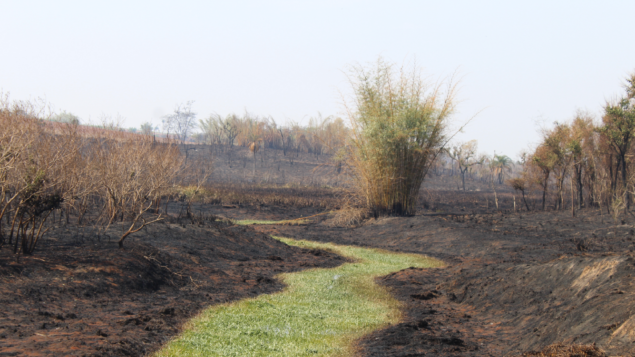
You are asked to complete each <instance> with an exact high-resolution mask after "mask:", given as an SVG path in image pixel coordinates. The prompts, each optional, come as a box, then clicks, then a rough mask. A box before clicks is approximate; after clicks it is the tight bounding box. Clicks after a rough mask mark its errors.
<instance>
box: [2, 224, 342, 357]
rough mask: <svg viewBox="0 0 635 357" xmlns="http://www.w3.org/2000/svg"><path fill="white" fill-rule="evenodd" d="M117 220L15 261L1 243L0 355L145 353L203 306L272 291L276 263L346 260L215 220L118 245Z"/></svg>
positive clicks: (279, 266) (292, 267)
mask: <svg viewBox="0 0 635 357" xmlns="http://www.w3.org/2000/svg"><path fill="white" fill-rule="evenodd" d="M118 228H119V229H121V227H118ZM116 229H117V228H114V230H115V232H107V233H106V234H102V235H101V236H100V237H99V238H97V237H94V236H91V235H90V234H86V233H84V234H83V235H82V234H80V233H81V232H80V231H79V230H78V229H77V228H72V227H71V228H69V229H68V231H67V232H65V233H60V234H58V235H55V236H54V238H51V239H49V240H47V242H46V243H45V244H43V245H42V247H41V249H39V250H38V251H37V253H36V254H34V255H32V256H22V257H20V259H19V261H17V260H16V257H15V256H14V255H13V254H12V252H11V251H10V250H8V249H3V250H1V251H0V280H1V282H2V283H1V284H0V289H1V290H0V301H1V302H0V303H1V304H2V314H1V315H0V351H1V352H0V355H3V356H20V355H34V356H37V355H49V356H62V355H65V356H71V355H75V356H141V355H147V354H149V353H151V352H153V351H155V350H157V349H158V348H160V347H161V345H162V344H163V343H164V342H166V341H168V340H169V339H170V338H172V337H174V336H175V335H176V333H178V332H179V331H180V329H181V327H182V325H183V324H184V323H185V322H186V321H187V320H188V319H189V318H191V317H193V316H194V315H195V314H197V313H198V312H199V311H201V309H203V308H205V307H207V306H209V305H212V304H215V303H222V302H227V301H235V300H239V299H242V298H247V297H253V296H256V295H258V294H266V293H273V292H275V291H279V290H280V289H282V288H283V287H284V286H283V284H281V283H280V282H278V281H277V280H276V279H275V275H276V274H279V273H281V272H290V271H296V270H300V269H307V268H311V267H333V266H337V265H339V264H341V263H343V262H344V260H343V259H342V258H340V257H339V256H336V255H334V254H331V253H328V252H324V251H311V250H303V249H299V248H295V247H290V246H287V245H285V244H282V243H280V242H278V241H276V240H274V239H272V238H270V237H267V236H265V235H264V234H262V233H258V232H256V231H254V230H253V229H252V228H249V227H242V226H231V225H228V224H226V223H222V222H210V221H206V222H201V221H192V220H190V219H181V220H176V219H173V220H169V221H167V222H162V223H158V224H156V225H153V226H148V227H147V228H146V230H145V231H144V232H140V233H142V234H139V235H137V236H135V237H133V238H131V241H130V242H129V243H130V244H127V245H126V246H125V248H124V249H119V248H118V247H117V244H116V239H114V240H111V236H113V237H116V234H117V232H116ZM108 233H110V235H109V234H108Z"/></svg>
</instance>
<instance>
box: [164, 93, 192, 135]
mask: <svg viewBox="0 0 635 357" xmlns="http://www.w3.org/2000/svg"><path fill="white" fill-rule="evenodd" d="M193 103H194V101H193V100H190V101H188V102H186V103H185V104H178V105H177V106H176V108H174V113H172V114H170V115H166V116H165V117H164V119H163V127H164V130H166V131H167V133H168V135H169V134H170V132H173V133H175V134H176V138H177V140H178V141H179V142H181V144H183V143H184V142H185V139H187V136H188V134H189V133H190V132H191V131H192V129H194V128H195V127H196V113H194V112H192V104H193Z"/></svg>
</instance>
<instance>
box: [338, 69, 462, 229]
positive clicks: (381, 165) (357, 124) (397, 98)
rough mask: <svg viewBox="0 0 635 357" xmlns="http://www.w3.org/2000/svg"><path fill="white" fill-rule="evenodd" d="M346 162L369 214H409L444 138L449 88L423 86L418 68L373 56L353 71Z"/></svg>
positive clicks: (449, 113) (450, 100)
mask: <svg viewBox="0 0 635 357" xmlns="http://www.w3.org/2000/svg"><path fill="white" fill-rule="evenodd" d="M352 84H353V90H354V91H355V97H354V102H353V105H352V108H349V110H348V112H349V117H350V120H351V124H352V127H353V130H352V134H353V137H352V145H351V150H350V160H349V165H350V167H351V168H352V169H353V177H354V179H355V180H356V183H357V187H359V190H360V195H361V196H362V197H364V198H365V199H366V204H367V206H368V207H369V208H370V209H371V210H372V212H373V214H374V215H375V217H377V216H378V215H381V214H398V215H413V214H415V211H416V202H417V196H418V194H419V189H420V188H421V183H422V182H423V179H424V178H425V176H426V174H427V172H428V170H429V168H430V166H431V165H432V164H433V162H434V160H435V158H436V156H437V155H439V153H440V152H441V150H442V149H443V146H444V145H445V144H446V141H447V136H446V134H447V127H448V124H449V120H450V117H451V116H452V113H453V112H454V106H455V100H454V94H455V86H454V85H453V83H452V82H450V83H449V84H448V86H447V90H445V91H444V87H443V82H441V84H438V85H433V86H428V85H427V84H426V83H425V82H424V80H423V79H422V78H421V75H420V73H419V70H418V69H417V68H413V69H412V70H410V69H407V68H401V69H400V70H399V71H395V70H394V66H393V65H392V64H389V63H386V62H384V61H383V60H381V59H379V61H378V62H377V65H376V66H375V67H373V68H363V67H356V68H354V69H353V80H352Z"/></svg>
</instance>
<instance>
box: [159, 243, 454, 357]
mask: <svg viewBox="0 0 635 357" xmlns="http://www.w3.org/2000/svg"><path fill="white" fill-rule="evenodd" d="M276 239H278V240H280V241H282V242H284V243H286V244H289V245H295V246H299V247H304V248H318V249H324V250H330V251H332V252H335V253H337V254H340V255H342V256H345V257H349V258H352V259H354V260H355V262H353V263H345V264H343V265H341V266H339V267H336V268H330V269H310V270H305V271H301V272H295V273H286V274H281V275H279V276H278V278H279V279H281V280H283V281H284V282H285V283H286V284H287V285H288V286H287V288H285V289H284V290H283V291H281V292H278V293H275V294H270V295H261V296H258V297H256V298H251V299H246V300H241V301H236V302H233V303H227V304H222V305H215V306H212V307H210V308H209V309H207V310H205V311H203V312H202V313H201V314H200V315H199V316H197V317H195V318H194V319H192V320H191V321H190V322H188V324H187V325H186V329H185V331H184V332H183V333H182V334H181V335H180V336H178V337H177V338H176V339H174V340H173V341H171V342H169V343H168V344H167V345H166V346H165V347H164V348H163V349H162V350H161V351H159V352H158V353H157V354H156V356H350V355H352V354H354V341H355V340H356V339H358V338H360V337H362V336H363V335H365V334H367V333H369V332H371V331H374V330H376V329H379V328H382V327H385V326H388V325H390V324H395V323H397V322H398V321H399V318H400V311H399V302H398V301H397V300H395V299H394V298H393V297H392V296H390V294H389V293H388V291H387V290H386V289H384V288H382V287H380V286H378V285H377V284H375V282H374V278H375V277H377V276H382V275H386V274H389V273H391V272H395V271H399V270H402V269H405V268H408V267H421V268H427V267H438V266H441V265H443V263H442V262H440V261H438V260H435V259H432V258H427V257H424V256H421V255H416V254H399V253H393V252H388V251H383V250H379V249H368V248H360V247H352V246H341V245H336V244H331V243H317V242H311V241H303V240H292V239H286V238H276Z"/></svg>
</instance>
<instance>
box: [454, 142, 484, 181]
mask: <svg viewBox="0 0 635 357" xmlns="http://www.w3.org/2000/svg"><path fill="white" fill-rule="evenodd" d="M477 147H478V144H477V142H476V140H470V141H468V142H466V143H458V144H456V145H453V146H452V147H450V148H449V149H448V150H446V152H447V154H448V156H450V158H451V159H452V160H454V161H456V163H457V165H458V166H459V171H460V172H461V180H462V181H463V191H465V174H466V173H467V170H468V169H469V168H470V167H471V166H474V165H480V164H482V163H483V161H484V160H485V158H484V157H480V158H477V157H476V149H477Z"/></svg>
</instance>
